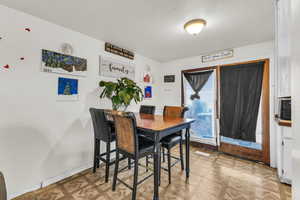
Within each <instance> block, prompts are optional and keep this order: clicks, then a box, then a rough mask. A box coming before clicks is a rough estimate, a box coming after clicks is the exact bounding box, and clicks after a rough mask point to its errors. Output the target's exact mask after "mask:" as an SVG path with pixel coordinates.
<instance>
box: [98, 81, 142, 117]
mask: <svg viewBox="0 0 300 200" xmlns="http://www.w3.org/2000/svg"><path fill="white" fill-rule="evenodd" d="M99 86H100V87H103V88H104V89H103V91H102V93H101V95H100V98H108V99H110V100H111V102H112V108H113V110H119V109H121V108H123V110H124V111H125V110H126V109H127V107H128V106H129V105H130V103H131V101H132V100H134V101H135V103H138V102H141V101H142V100H143V97H144V95H143V91H142V89H141V88H140V87H139V86H138V85H137V84H136V83H135V82H134V81H132V80H130V79H128V78H120V79H118V80H117V82H112V81H100V83H99Z"/></svg>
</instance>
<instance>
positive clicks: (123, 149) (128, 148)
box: [112, 112, 154, 200]
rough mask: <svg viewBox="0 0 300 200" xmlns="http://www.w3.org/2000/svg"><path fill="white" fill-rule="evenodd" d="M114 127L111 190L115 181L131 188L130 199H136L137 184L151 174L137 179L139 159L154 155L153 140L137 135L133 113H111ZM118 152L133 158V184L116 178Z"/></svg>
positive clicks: (118, 159)
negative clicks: (114, 148)
mask: <svg viewBox="0 0 300 200" xmlns="http://www.w3.org/2000/svg"><path fill="white" fill-rule="evenodd" d="M113 118H114V121H115V127H116V147H117V151H116V165H115V172H114V177H113V185H112V190H113V191H115V190H116V183H117V181H119V182H121V183H122V184H124V185H125V186H126V187H128V188H130V189H131V190H132V198H131V199H132V200H135V199H136V192H137V185H139V184H141V183H142V182H144V181H145V180H146V179H148V178H150V177H151V176H152V175H153V173H152V174H150V175H148V176H147V177H145V178H144V179H142V180H140V181H138V166H139V160H140V159H141V158H143V157H146V156H149V155H152V156H153V155H154V142H152V141H150V140H148V139H147V138H145V137H139V136H138V134H137V128H136V119H135V116H134V114H133V113H124V112H119V113H118V114H113ZM120 154H122V155H124V156H126V157H128V158H131V159H133V160H134V178H133V179H134V180H133V186H132V187H131V186H129V185H128V184H127V183H125V182H123V181H122V180H121V179H119V178H118V172H119V169H118V168H119V161H120Z"/></svg>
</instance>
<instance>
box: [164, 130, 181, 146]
mask: <svg viewBox="0 0 300 200" xmlns="http://www.w3.org/2000/svg"><path fill="white" fill-rule="evenodd" d="M180 140H181V137H180V135H178V134H177V133H175V134H172V135H169V136H167V137H165V138H163V139H162V140H161V144H162V146H163V147H165V148H172V147H174V146H176V145H177V144H179V143H180Z"/></svg>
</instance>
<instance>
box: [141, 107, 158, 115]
mask: <svg viewBox="0 0 300 200" xmlns="http://www.w3.org/2000/svg"><path fill="white" fill-rule="evenodd" d="M140 113H143V114H151V115H154V113H155V106H148V105H141V107H140Z"/></svg>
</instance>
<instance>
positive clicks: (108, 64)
mask: <svg viewBox="0 0 300 200" xmlns="http://www.w3.org/2000/svg"><path fill="white" fill-rule="evenodd" d="M99 71H100V76H105V77H113V78H122V77H126V78H129V79H131V80H134V79H135V67H134V66H133V65H130V64H125V63H122V62H120V61H115V60H113V59H111V58H105V57H103V56H100V67H99Z"/></svg>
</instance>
